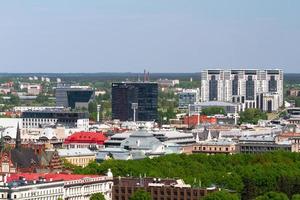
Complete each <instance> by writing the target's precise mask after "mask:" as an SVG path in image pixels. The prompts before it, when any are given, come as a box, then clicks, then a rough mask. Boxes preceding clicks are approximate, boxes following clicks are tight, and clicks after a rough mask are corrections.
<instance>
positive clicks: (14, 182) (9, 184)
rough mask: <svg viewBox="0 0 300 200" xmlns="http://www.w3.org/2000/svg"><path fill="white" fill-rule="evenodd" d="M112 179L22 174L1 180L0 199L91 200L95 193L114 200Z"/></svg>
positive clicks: (109, 176) (94, 176)
mask: <svg viewBox="0 0 300 200" xmlns="http://www.w3.org/2000/svg"><path fill="white" fill-rule="evenodd" d="M112 186H113V176H112V173H111V172H110V171H109V172H108V174H107V176H98V175H75V174H51V173H49V174H39V173H31V174H28V173H22V174H11V175H9V176H8V175H1V176H0V198H1V199H8V200H12V199H20V200H21V199H22V200H32V199H35V200H57V199H59V198H61V199H66V200H89V199H90V197H91V195H92V194H94V193H102V194H103V195H104V197H105V199H106V200H111V199H112Z"/></svg>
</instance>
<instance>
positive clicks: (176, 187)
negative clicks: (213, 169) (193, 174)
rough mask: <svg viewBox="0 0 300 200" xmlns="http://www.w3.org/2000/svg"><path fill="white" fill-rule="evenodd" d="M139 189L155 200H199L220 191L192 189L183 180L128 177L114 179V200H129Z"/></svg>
mask: <svg viewBox="0 0 300 200" xmlns="http://www.w3.org/2000/svg"><path fill="white" fill-rule="evenodd" d="M139 189H143V190H145V191H147V192H149V193H150V195H151V199H153V200H160V199H167V200H178V199H180V200H181V199H182V200H188V199H189V200H199V199H202V198H203V197H204V196H206V195H207V194H209V193H211V192H215V191H218V189H217V188H215V187H213V188H199V187H198V188H197V187H191V185H188V184H185V183H184V181H183V180H175V179H160V178H133V177H126V178H115V179H114V185H113V196H112V200H129V198H130V197H131V195H132V194H133V193H134V192H135V191H137V190H139Z"/></svg>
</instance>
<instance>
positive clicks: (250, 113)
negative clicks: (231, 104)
mask: <svg viewBox="0 0 300 200" xmlns="http://www.w3.org/2000/svg"><path fill="white" fill-rule="evenodd" d="M267 118H268V116H267V114H266V113H265V112H262V111H261V110H259V109H256V108H249V109H246V110H245V111H244V112H240V123H250V124H257V122H258V120H260V119H267Z"/></svg>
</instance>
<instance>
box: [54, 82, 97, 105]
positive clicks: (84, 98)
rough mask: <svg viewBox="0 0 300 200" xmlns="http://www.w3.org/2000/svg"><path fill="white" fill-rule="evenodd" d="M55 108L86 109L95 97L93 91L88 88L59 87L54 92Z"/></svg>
mask: <svg viewBox="0 0 300 200" xmlns="http://www.w3.org/2000/svg"><path fill="white" fill-rule="evenodd" d="M55 97H56V106H63V107H65V108H72V109H75V108H88V104H89V103H90V101H92V100H93V99H94V97H95V93H94V90H93V89H92V88H89V87H80V86H60V87H57V88H56V90H55Z"/></svg>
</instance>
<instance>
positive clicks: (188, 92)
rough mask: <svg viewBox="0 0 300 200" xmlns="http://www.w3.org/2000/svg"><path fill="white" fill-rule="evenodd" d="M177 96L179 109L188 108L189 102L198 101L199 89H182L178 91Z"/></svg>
mask: <svg viewBox="0 0 300 200" xmlns="http://www.w3.org/2000/svg"><path fill="white" fill-rule="evenodd" d="M178 98H179V106H178V107H179V109H188V108H189V105H190V104H194V103H196V102H199V100H200V90H199V88H197V89H184V90H183V91H182V92H179V93H178Z"/></svg>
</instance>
